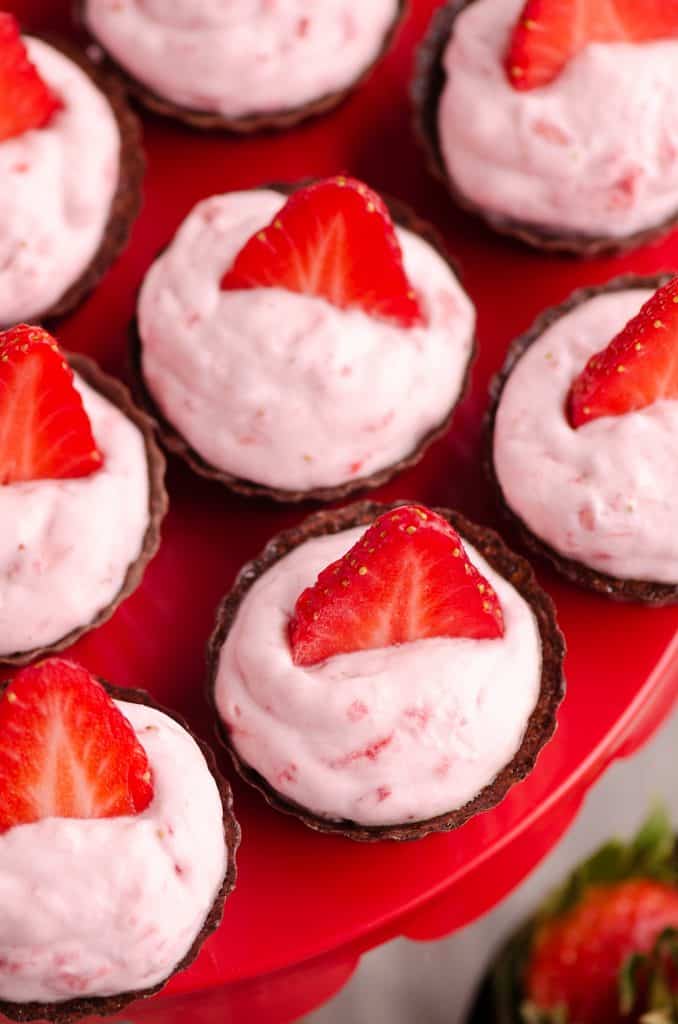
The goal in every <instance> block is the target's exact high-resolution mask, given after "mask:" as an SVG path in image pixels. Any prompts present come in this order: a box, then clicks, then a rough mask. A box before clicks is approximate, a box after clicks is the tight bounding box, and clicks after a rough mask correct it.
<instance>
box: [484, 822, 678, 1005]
mask: <svg viewBox="0 0 678 1024" xmlns="http://www.w3.org/2000/svg"><path fill="white" fill-rule="evenodd" d="M675 854H676V848H675V839H674V836H673V834H672V832H671V829H670V826H669V823H668V821H667V819H666V816H665V815H664V814H663V812H661V811H657V812H656V813H655V814H654V815H653V816H652V817H651V818H650V819H649V820H648V822H647V823H646V824H645V826H644V827H643V829H642V830H641V832H640V833H639V835H638V836H637V837H636V839H635V840H634V841H633V842H632V843H631V844H630V845H624V844H622V843H619V842H611V843H608V844H607V845H606V846H604V847H603V848H602V849H600V850H599V851H598V852H597V853H596V854H595V855H594V856H593V857H592V858H591V859H590V860H588V861H587V862H586V863H584V864H582V865H581V866H580V867H579V868H578V869H577V870H576V871H575V873H574V874H573V876H572V877H571V878H570V879H569V880H568V881H567V883H566V884H565V885H564V886H563V888H562V889H560V890H559V891H558V892H556V893H555V894H554V895H553V896H551V898H550V899H549V900H548V901H547V902H546V903H545V905H544V906H543V907H542V908H541V910H540V911H539V912H538V913H537V914H536V915H535V917H534V918H532V919H531V920H530V921H528V922H527V923H526V924H525V925H524V927H523V928H522V929H521V930H520V931H519V932H518V933H517V934H516V935H514V936H513V937H512V938H511V939H510V940H509V942H508V943H507V944H506V946H505V947H504V948H503V949H502V951H501V953H500V955H499V957H498V958H497V960H496V961H495V964H494V966H493V968H492V971H491V973H490V975H489V977H488V979H487V980H486V982H485V984H484V986H483V988H482V990H481V992H480V994H479V997H478V1000H477V1002H476V1005H475V1008H474V1011H473V1013H472V1016H471V1024H481V1022H482V1024H492V1022H497V1024H670V1022H675V1021H678V863H677V861H676V856H675Z"/></svg>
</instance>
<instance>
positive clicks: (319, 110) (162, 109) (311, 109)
mask: <svg viewBox="0 0 678 1024" xmlns="http://www.w3.org/2000/svg"><path fill="white" fill-rule="evenodd" d="M406 12H407V0H398V11H397V13H396V16H395V18H394V19H393V23H392V25H391V27H390V28H389V30H388V32H387V33H386V35H385V37H384V40H383V42H382V45H381V48H380V50H379V53H378V54H377V56H376V57H375V58H374V60H372V61H371V62H370V64H368V66H367V67H366V68H365V69H364V70H363V71H362V72H361V73H360V74H359V75H358V77H357V78H356V79H355V80H354V81H353V82H351V84H350V85H349V86H347V87H346V88H344V89H340V90H338V91H337V92H331V93H327V94H326V95H324V96H319V97H318V98H317V99H315V100H311V101H310V102H308V103H305V104H303V105H302V106H301V107H294V108H292V109H290V110H274V111H270V112H268V113H265V114H264V113H262V114H247V115H244V116H242V117H232V118H229V117H224V116H223V115H221V114H215V113H211V112H209V111H205V110H195V109H191V108H190V107H183V106H180V105H179V104H177V103H173V102H172V101H171V100H168V99H165V98H163V97H162V96H159V95H158V93H155V92H153V91H152V90H151V89H149V88H148V87H147V86H146V85H144V84H143V83H142V82H140V81H139V79H137V78H134V77H133V76H132V75H131V74H130V73H129V72H128V71H126V70H125V68H123V67H122V65H121V64H120V63H119V62H118V61H117V60H116V59H115V58H114V57H113V56H112V55H111V54H110V53H108V51H107V50H106V48H105V47H104V46H103V44H102V43H101V42H99V40H98V39H97V38H96V36H94V35H93V34H92V32H91V31H90V29H89V27H88V25H87V21H86V18H85V3H84V0H76V7H75V14H76V19H77V21H78V24H79V25H80V26H81V27H82V29H83V30H84V31H85V32H86V33H87V35H88V36H89V38H90V40H91V42H92V43H93V44H94V45H95V46H96V47H97V48H98V49H99V50H100V52H101V53H102V54H103V55H104V63H105V66H106V68H107V69H109V70H111V71H113V72H114V73H115V74H116V75H117V76H118V78H119V80H120V81H121V82H122V84H123V85H124V87H125V89H126V90H127V91H128V92H129V93H130V94H131V95H133V96H134V97H135V99H137V100H138V101H139V102H140V103H141V104H143V106H145V107H146V108H147V109H148V110H150V111H152V112H153V113H154V114H160V115H162V116H163V117H171V118H173V119H174V120H176V121H181V122H183V124H186V125H189V126H190V127H191V128H197V129H199V130H201V131H217V132H232V133H235V134H238V135H252V134H254V133H255V132H263V131H276V130H284V129H286V128H292V127H294V125H297V124H299V123H300V122H301V121H306V120H308V119H309V118H312V117H317V116H318V115H319V114H325V113H327V112H328V111H329V110H332V109H333V108H334V107H338V106H339V104H341V103H343V101H344V100H345V99H347V98H348V96H350V94H351V93H352V92H353V91H354V90H355V89H357V88H358V87H359V86H360V85H361V84H362V83H363V82H364V81H365V79H366V78H368V77H369V75H370V74H371V73H372V71H373V70H374V68H375V67H376V65H377V64H378V63H379V62H380V61H381V60H382V58H383V57H384V56H385V55H386V53H387V52H388V50H389V49H390V48H391V45H392V43H393V41H394V39H395V36H396V34H397V32H398V29H399V28H400V25H401V24H402V22H403V19H404V17H405V14H406Z"/></svg>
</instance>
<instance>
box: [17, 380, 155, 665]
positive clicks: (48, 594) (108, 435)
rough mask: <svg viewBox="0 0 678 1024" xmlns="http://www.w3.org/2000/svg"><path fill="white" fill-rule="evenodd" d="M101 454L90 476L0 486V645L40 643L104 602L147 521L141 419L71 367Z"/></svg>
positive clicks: (83, 620)
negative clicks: (138, 423)
mask: <svg viewBox="0 0 678 1024" xmlns="http://www.w3.org/2000/svg"><path fill="white" fill-rule="evenodd" d="M75 386H76V387H77V389H78V391H79V392H80V394H81V395H82V399H83V403H84V406H85V410H86V412H87V415H88V416H89V418H90V423H91V425H92V432H93V434H94V439H95V441H96V443H97V445H98V447H99V450H100V451H101V453H102V455H103V457H104V464H103V466H102V468H101V469H99V470H97V471H96V472H95V473H92V474H91V475H90V476H85V477H77V478H73V479H65V480H33V481H30V482H28V483H14V484H7V485H5V486H3V487H0V655H2V654H14V653H17V652H19V651H29V650H32V649H33V648H34V647H44V646H45V645H47V644H51V643H54V642H55V641H57V640H60V639H61V638H62V637H64V636H66V635H67V634H68V633H70V632H71V630H73V629H76V628H77V627H79V626H86V625H87V624H88V623H90V622H91V621H92V620H93V619H94V618H95V617H96V615H97V614H98V613H99V612H100V611H101V610H102V609H103V608H105V607H106V605H108V604H110V602H111V601H112V600H113V599H114V598H115V596H116V595H117V593H118V591H119V590H120V588H121V587H122V584H123V581H124V579H125V575H126V573H127V569H128V568H129V566H130V564H131V563H132V562H134V561H135V560H136V558H137V557H138V556H139V554H140V553H141V548H142V546H143V542H144V536H145V533H146V529H147V527H148V523H149V480H148V463H147V458H146V448H145V445H144V439H143V436H142V434H141V432H140V431H139V429H138V428H137V427H136V426H135V425H134V423H132V422H131V420H129V419H128V418H127V417H126V416H125V415H124V413H122V412H121V411H120V410H119V409H118V408H117V407H116V406H115V405H113V404H112V403H111V402H109V401H108V399H106V398H104V397H103V395H100V394H99V393H98V392H97V391H95V390H94V389H93V388H91V387H89V386H88V385H87V384H85V382H84V381H83V380H81V379H80V378H78V376H77V374H76V375H75Z"/></svg>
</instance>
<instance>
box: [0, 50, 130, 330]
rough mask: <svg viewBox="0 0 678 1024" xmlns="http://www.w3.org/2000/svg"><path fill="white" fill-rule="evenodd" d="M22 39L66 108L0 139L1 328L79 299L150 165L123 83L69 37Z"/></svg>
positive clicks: (95, 279)
mask: <svg viewBox="0 0 678 1024" xmlns="http://www.w3.org/2000/svg"><path fill="white" fill-rule="evenodd" d="M25 41H26V43H27V45H28V52H29V57H30V59H31V60H32V61H33V62H34V63H35V65H36V67H37V68H38V71H39V72H40V73H41V74H42V75H43V76H44V79H45V81H46V83H47V85H48V86H50V88H51V89H52V90H53V92H54V93H55V95H56V96H57V98H58V99H59V100H60V101H61V103H62V107H61V108H60V109H59V110H57V112H56V113H55V114H54V115H53V117H52V119H51V120H50V122H49V124H48V125H46V126H45V127H44V128H40V129H37V130H34V131H31V132H27V133H25V134H24V135H20V136H16V137H13V138H10V139H6V140H4V141H2V142H0V181H1V182H2V188H1V189H0V210H3V209H4V204H7V207H6V211H5V212H6V216H5V217H3V220H4V231H3V232H2V233H0V255H1V254H2V250H3V247H4V246H6V247H7V260H6V261H3V260H2V259H0V266H1V267H2V269H0V327H2V326H9V325H10V324H14V323H18V322H21V321H29V322H35V321H39V322H46V321H51V320H54V319H56V318H60V317H62V316H64V315H65V314H66V313H69V312H71V311H72V310H73V309H75V307H76V306H78V305H80V303H81V302H82V301H83V300H84V299H85V298H86V296H87V295H88V294H89V293H90V292H91V291H92V290H93V289H94V288H95V287H96V285H97V284H98V283H99V281H100V280H101V278H102V277H103V276H104V274H105V273H106V271H107V270H108V269H109V267H110V266H111V265H112V264H113V263H114V261H115V260H116V259H117V257H118V256H119V254H120V253H121V252H122V250H123V249H124V247H125V245H126V243H127V239H128V237H129V234H130V231H131V229H132V225H133V223H134V221H135V219H136V216H137V214H138V212H139V209H140V206H141V197H142V196H141V188H142V180H143V174H144V167H145V160H144V155H143V149H142V145H141V131H140V126H139V122H138V121H137V118H136V117H135V116H134V114H132V112H131V110H130V109H129V107H128V105H127V102H126V98H125V93H124V90H123V89H122V88H121V86H120V85H119V84H118V82H117V81H115V80H114V79H113V78H112V77H111V76H110V75H107V74H105V73H104V72H103V71H102V70H101V69H99V68H98V67H97V66H96V65H94V64H93V63H92V62H91V61H90V60H88V59H87V58H86V57H85V56H84V55H83V54H82V53H81V52H80V51H78V50H77V49H76V48H75V47H73V46H72V45H70V44H68V43H65V42H62V41H55V40H53V39H51V38H49V39H45V40H42V39H40V38H33V37H26V40H25ZM83 154H84V156H83ZM59 167H61V168H62V175H63V177H62V179H61V180H52V179H51V177H50V175H51V170H50V169H52V170H53V169H55V168H59ZM5 233H6V236H5V237H4V238H3V237H2V235H5Z"/></svg>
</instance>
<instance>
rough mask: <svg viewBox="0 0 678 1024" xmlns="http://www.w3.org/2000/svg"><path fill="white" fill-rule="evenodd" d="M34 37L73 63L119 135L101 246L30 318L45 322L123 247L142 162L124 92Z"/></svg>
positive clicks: (80, 57) (95, 279) (64, 309)
mask: <svg viewBox="0 0 678 1024" xmlns="http://www.w3.org/2000/svg"><path fill="white" fill-rule="evenodd" d="M37 38H41V39H43V41H44V42H46V43H48V44H49V45H50V46H53V47H54V48H55V49H56V50H60V51H61V53H63V54H64V56H66V57H68V59H69V60H71V61H73V63H74V64H77V65H78V67H80V68H81V69H82V70H83V71H84V72H85V74H86V75H88V77H89V78H91V80H92V82H93V83H94V85H95V86H96V87H97V89H99V91H100V92H102V93H103V94H104V96H105V97H106V99H107V100H108V103H109V106H110V107H111V110H112V111H113V114H114V116H115V120H116V122H117V125H118V131H119V132H120V170H119V175H118V187H117V189H116V192H115V195H114V197H113V201H112V203H111V209H110V212H109V215H108V222H107V224H106V227H105V229H104V234H103V237H102V240H101V244H100V245H99V248H98V250H97V252H96V253H95V255H94V257H93V258H92V260H91V262H90V263H89V266H87V267H86V268H85V270H84V271H83V272H82V274H81V275H80V277H79V278H78V279H77V280H76V281H74V282H73V284H72V285H70V287H69V288H67V289H66V291H65V292H64V293H63V295H62V296H61V297H60V298H59V299H58V300H57V302H55V303H53V305H52V306H50V307H49V308H48V309H45V310H42V311H40V310H38V311H36V312H35V313H34V314H33V315H32V316H31V318H30V319H36V320H39V321H41V322H43V323H49V322H50V321H52V320H55V319H56V318H58V317H62V316H64V315H65V314H66V313H70V312H71V310H73V309H74V308H75V307H76V306H78V305H79V304H80V303H81V302H82V301H83V299H84V298H85V296H86V295H88V294H89V292H91V291H92V290H93V289H94V288H95V287H96V285H97V284H98V283H99V281H100V280H101V278H102V277H103V276H104V274H105V273H106V271H107V270H108V269H109V267H110V266H111V265H112V264H113V263H114V262H115V260H116V259H117V258H118V256H119V255H120V253H121V252H122V250H123V249H124V248H125V246H126V244H127V240H128V238H129V235H130V232H131V230H132V225H133V224H134V221H135V220H136V217H137V214H138V213H139V210H140V209H141V202H142V191H141V189H142V182H143V177H144V171H145V168H146V160H145V157H144V152H143V149H142V141H141V126H140V124H139V121H138V119H137V118H136V116H135V115H134V114H133V113H132V111H131V110H130V108H129V106H128V104H127V99H126V97H125V92H124V89H123V88H122V87H121V86H120V84H119V83H118V82H117V81H116V80H115V78H113V76H111V75H109V74H106V73H105V72H104V71H102V70H101V69H100V68H98V67H97V66H96V65H95V64H93V63H92V62H91V61H90V60H88V59H87V57H85V55H84V54H83V53H82V52H81V51H80V50H78V49H77V48H76V47H75V46H73V45H71V44H70V43H66V42H64V41H63V40H61V39H55V38H54V37H52V36H49V35H46V36H37Z"/></svg>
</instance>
